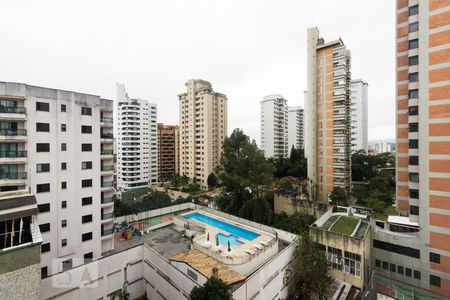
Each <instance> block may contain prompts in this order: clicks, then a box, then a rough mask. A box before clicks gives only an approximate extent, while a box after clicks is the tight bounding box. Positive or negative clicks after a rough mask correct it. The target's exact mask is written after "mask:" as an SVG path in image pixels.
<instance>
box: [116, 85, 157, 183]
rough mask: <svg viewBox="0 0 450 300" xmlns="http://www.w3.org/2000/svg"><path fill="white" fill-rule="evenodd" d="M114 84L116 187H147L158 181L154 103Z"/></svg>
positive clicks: (155, 110)
mask: <svg viewBox="0 0 450 300" xmlns="http://www.w3.org/2000/svg"><path fill="white" fill-rule="evenodd" d="M116 87H117V108H116V128H117V139H116V143H117V153H116V154H117V189H118V190H120V191H130V190H133V189H137V188H147V187H150V186H151V185H153V184H155V183H157V182H158V147H157V131H158V128H157V121H156V117H157V106H156V104H152V103H149V102H148V101H147V100H143V99H133V98H129V97H128V94H127V92H126V90H125V85H123V84H117V86H116Z"/></svg>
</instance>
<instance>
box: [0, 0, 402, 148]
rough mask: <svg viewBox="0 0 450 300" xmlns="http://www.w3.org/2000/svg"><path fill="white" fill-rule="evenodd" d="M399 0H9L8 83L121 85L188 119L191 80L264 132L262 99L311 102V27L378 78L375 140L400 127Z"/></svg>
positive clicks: (0, 71)
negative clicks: (203, 83)
mask: <svg viewBox="0 0 450 300" xmlns="http://www.w3.org/2000/svg"><path fill="white" fill-rule="evenodd" d="M394 2H395V1H392V0H376V1H373V0H340V1H338V0H327V1H325V0H320V1H319V0H310V1H306V0H301V1H300V0H271V1H269V0H254V1H253V0H251V1H250V0H239V1H238V0H236V1H235V0H220V1H216V0H204V1H197V0H179V1H171V0H164V1H156V0H145V1H136V0H133V1H112V0H107V1H106V0H105V1H99V0H95V1H92V0H90V1H81V0H77V1H61V0H55V1H46V0H40V1H21V0H16V1H2V3H1V11H2V14H1V17H0V38H1V44H0V45H1V46H0V81H15V82H24V83H28V84H32V85H40V86H45V87H52V88H59V89H65V90H73V91H77V92H84V93H89V94H95V95H100V96H101V97H103V98H109V99H114V100H115V83H116V82H121V83H125V84H126V88H127V91H128V94H129V95H130V96H131V97H136V98H144V99H148V100H150V101H151V102H154V103H156V104H158V121H159V122H163V123H168V124H175V123H178V98H177V94H179V93H182V92H184V91H185V86H184V83H185V82H186V81H187V80H188V79H190V78H201V79H204V80H208V81H210V82H211V83H212V84H213V88H214V90H215V91H217V92H220V93H224V94H226V95H227V96H228V124H229V132H230V133H231V131H232V130H233V129H234V128H236V127H239V128H242V129H244V131H245V132H246V133H247V134H249V135H250V136H251V137H252V138H255V139H256V140H257V142H259V101H261V100H262V98H263V97H264V96H265V95H268V94H274V93H277V94H281V95H283V96H284V97H285V98H286V99H287V100H288V104H289V105H291V106H294V105H301V106H303V91H304V90H305V89H306V31H307V28H308V27H311V26H317V27H318V28H319V30H320V34H321V36H322V37H324V39H325V40H326V41H329V40H333V39H336V38H337V37H341V38H342V39H343V41H344V43H345V44H346V46H347V47H348V48H349V49H350V50H351V52H352V77H353V78H362V79H363V80H365V81H367V82H368V83H369V140H374V139H385V138H394V137H395V127H394V122H395V114H394V112H395V102H394V101H395V82H394V80H395V53H394V50H395V49H394V46H395V44H394V39H395V22H394V21H395V19H394V18H395V12H394V9H395V3H394Z"/></svg>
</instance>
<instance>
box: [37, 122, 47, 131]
mask: <svg viewBox="0 0 450 300" xmlns="http://www.w3.org/2000/svg"><path fill="white" fill-rule="evenodd" d="M36 132H50V123H40V122H36Z"/></svg>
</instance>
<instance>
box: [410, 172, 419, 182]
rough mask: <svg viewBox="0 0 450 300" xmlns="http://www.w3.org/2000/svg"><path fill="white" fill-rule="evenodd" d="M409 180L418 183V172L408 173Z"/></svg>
mask: <svg viewBox="0 0 450 300" xmlns="http://www.w3.org/2000/svg"><path fill="white" fill-rule="evenodd" d="M409 181H411V182H416V183H418V182H419V173H414V172H411V173H409Z"/></svg>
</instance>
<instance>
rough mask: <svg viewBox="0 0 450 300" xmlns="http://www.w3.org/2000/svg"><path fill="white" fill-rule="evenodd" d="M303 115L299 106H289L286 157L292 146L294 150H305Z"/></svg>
mask: <svg viewBox="0 0 450 300" xmlns="http://www.w3.org/2000/svg"><path fill="white" fill-rule="evenodd" d="M304 120H305V115H304V111H303V108H301V107H300V106H291V107H289V109H288V155H289V154H290V151H291V148H292V146H294V147H295V148H296V149H305V139H304V138H305V137H304V134H305V121H304Z"/></svg>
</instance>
